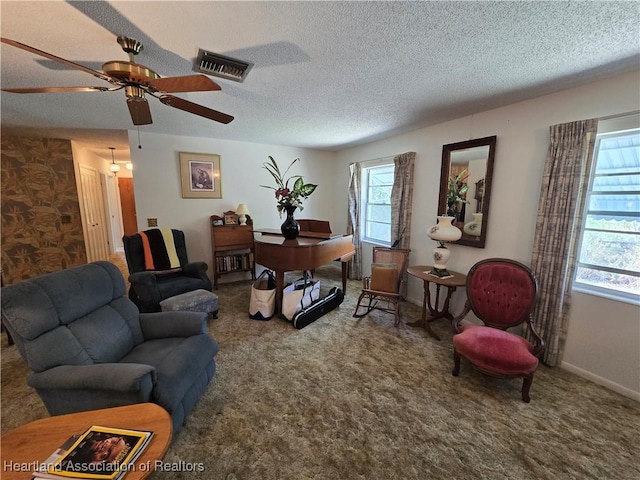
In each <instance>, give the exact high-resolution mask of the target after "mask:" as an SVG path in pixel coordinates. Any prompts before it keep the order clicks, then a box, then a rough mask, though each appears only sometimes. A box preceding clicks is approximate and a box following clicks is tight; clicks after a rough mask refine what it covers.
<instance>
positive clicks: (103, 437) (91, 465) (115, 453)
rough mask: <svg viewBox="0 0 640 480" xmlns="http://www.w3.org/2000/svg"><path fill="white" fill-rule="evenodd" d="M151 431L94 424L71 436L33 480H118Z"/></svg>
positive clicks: (36, 473) (141, 449)
mask: <svg viewBox="0 0 640 480" xmlns="http://www.w3.org/2000/svg"><path fill="white" fill-rule="evenodd" d="M152 436H153V432H150V431H144V430H129V429H124V428H112V427H102V426H98V425H93V426H92V427H90V428H88V429H87V430H86V431H85V432H84V433H82V434H81V435H79V436H78V435H76V436H74V437H71V438H70V439H69V440H68V441H67V442H65V444H64V445H63V446H61V447H60V448H59V449H58V450H56V451H55V452H54V453H53V454H52V455H51V456H50V457H49V458H48V459H47V460H46V461H45V462H44V464H43V465H42V467H43V468H41V469H40V470H42V471H38V472H34V475H35V476H34V478H36V479H58V480H59V479H69V478H78V479H100V480H118V479H120V478H122V476H123V475H125V474H126V473H127V471H128V469H130V468H131V465H133V462H135V460H136V459H137V458H138V456H139V455H140V454H141V453H142V451H143V450H144V449H145V447H146V446H147V444H148V443H149V440H150V439H151V437H152Z"/></svg>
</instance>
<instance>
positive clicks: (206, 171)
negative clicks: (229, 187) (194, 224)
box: [179, 152, 222, 198]
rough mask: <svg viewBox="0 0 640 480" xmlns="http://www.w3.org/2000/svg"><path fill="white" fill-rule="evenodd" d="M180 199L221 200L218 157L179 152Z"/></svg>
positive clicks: (220, 176)
mask: <svg viewBox="0 0 640 480" xmlns="http://www.w3.org/2000/svg"><path fill="white" fill-rule="evenodd" d="M179 156H180V180H181V184H182V198H222V174H221V172H220V155H216V154H207V153H185V152H180V153H179Z"/></svg>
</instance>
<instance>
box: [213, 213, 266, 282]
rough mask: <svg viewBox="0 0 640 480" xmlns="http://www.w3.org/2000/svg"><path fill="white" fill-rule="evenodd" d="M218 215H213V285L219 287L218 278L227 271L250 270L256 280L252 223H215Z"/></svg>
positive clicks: (252, 277)
mask: <svg viewBox="0 0 640 480" xmlns="http://www.w3.org/2000/svg"><path fill="white" fill-rule="evenodd" d="M214 217H215V218H220V217H218V216H217V215H213V216H212V217H211V249H212V251H213V287H214V288H218V279H219V278H220V277H222V276H223V275H226V274H227V273H235V272H250V273H251V279H252V280H255V278H256V275H255V262H254V247H253V227H252V226H251V225H223V226H217V225H214V224H213V220H214Z"/></svg>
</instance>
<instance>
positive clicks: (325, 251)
mask: <svg viewBox="0 0 640 480" xmlns="http://www.w3.org/2000/svg"><path fill="white" fill-rule="evenodd" d="M310 222H320V223H322V224H326V225H319V224H306V225H313V226H314V227H315V229H314V230H310V229H305V226H304V225H305V224H304V222H303V224H301V229H300V234H299V235H298V238H296V239H295V240H286V239H285V238H284V237H283V236H282V234H281V233H280V230H275V229H274V230H272V229H262V230H254V231H255V232H256V233H260V234H261V235H260V236H256V238H255V252H254V258H255V262H256V263H258V264H260V265H262V266H264V267H267V268H270V269H271V270H273V271H274V272H275V273H276V314H277V315H280V314H281V312H282V290H283V289H284V272H289V271H293V270H315V269H316V268H318V267H321V266H322V265H325V264H327V263H330V262H332V261H334V260H340V261H341V262H342V290H343V291H345V290H346V287H347V276H348V273H349V260H351V258H352V257H353V255H355V253H356V250H355V247H354V246H353V235H334V234H332V233H331V229H330V228H329V222H322V221H318V220H313V221H310ZM298 223H300V220H298ZM318 227H319V228H320V229H321V230H322V231H317V229H318Z"/></svg>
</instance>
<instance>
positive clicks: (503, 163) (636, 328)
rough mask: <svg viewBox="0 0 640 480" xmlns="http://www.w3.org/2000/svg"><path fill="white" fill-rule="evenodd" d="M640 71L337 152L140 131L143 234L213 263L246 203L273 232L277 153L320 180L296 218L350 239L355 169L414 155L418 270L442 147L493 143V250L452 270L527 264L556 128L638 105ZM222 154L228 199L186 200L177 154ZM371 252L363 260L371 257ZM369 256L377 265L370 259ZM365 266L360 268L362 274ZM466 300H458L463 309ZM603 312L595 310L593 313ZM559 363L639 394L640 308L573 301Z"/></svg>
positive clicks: (456, 251) (416, 297) (457, 257)
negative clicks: (179, 241) (230, 213)
mask: <svg viewBox="0 0 640 480" xmlns="http://www.w3.org/2000/svg"><path fill="white" fill-rule="evenodd" d="M639 81H640V72H638V71H636V72H632V73H627V74H623V75H619V76H616V77H613V78H610V79H606V80H602V81H599V82H595V83H591V84H588V85H584V86H581V87H577V88H573V89H570V90H565V91H563V92H559V93H556V94H553V95H548V96H544V97H540V98H537V99H533V100H529V101H526V102H521V103H518V104H514V105H510V106H506V107H503V108H499V109H494V110H490V111H487V112H483V113H480V114H476V115H473V116H469V117H464V118H460V119H457V120H453V121H450V122H446V123H442V124H439V125H435V126H431V127H427V128H423V129H420V130H416V131H414V132H409V133H405V134H402V135H397V136H394V137H391V138H388V139H385V140H380V141H377V142H372V143H369V144H366V145H362V146H358V147H353V148H350V149H345V150H342V151H340V152H337V153H335V154H333V153H329V152H319V151H313V150H304V149H296V148H291V147H282V146H273V145H263V144H253V143H243V142H232V141H225V140H215V139H203V138H188V137H178V136H170V135H153V134H144V133H143V137H142V144H143V149H142V150H138V149H137V135H135V132H134V131H130V137H129V138H130V147H131V152H132V159H133V162H134V165H135V171H134V181H135V192H136V206H137V209H138V219H139V225H138V227H139V228H141V229H144V228H146V224H145V223H144V222H145V219H146V218H148V217H157V218H158V220H159V225H160V226H167V227H168V226H171V227H175V228H180V229H182V230H185V232H186V233H187V242H188V245H187V246H188V249H189V255H190V258H191V259H197V258H202V259H205V260H206V261H207V262H208V263H209V265H210V266H211V248H210V234H209V224H208V219H209V216H210V215H212V214H221V213H222V212H224V211H225V210H234V209H235V208H236V206H237V205H238V203H246V204H247V205H248V207H249V209H250V210H251V213H252V216H253V218H254V220H255V225H256V226H257V227H271V228H275V227H278V226H279V225H280V223H281V222H282V220H280V219H279V218H278V215H277V213H276V209H275V199H274V198H273V193H272V191H270V190H267V189H264V188H261V187H260V186H259V185H260V184H269V185H270V184H272V181H271V179H270V177H269V176H268V174H267V172H266V171H264V170H262V169H261V165H262V162H264V161H266V160H267V156H268V155H272V156H274V157H275V158H276V160H278V162H279V164H280V166H281V167H285V166H286V165H288V163H289V162H290V161H291V160H292V159H293V158H296V157H301V158H302V160H303V161H302V164H300V165H298V166H297V167H296V168H295V169H294V170H293V171H292V173H296V174H301V175H303V176H304V178H305V181H307V182H312V183H318V184H319V185H320V187H319V188H318V190H317V192H316V193H314V195H312V196H311V197H310V199H309V200H308V201H307V202H306V204H305V205H306V207H307V208H306V209H305V211H304V212H303V213H302V214H301V215H300V216H298V218H303V217H307V218H323V219H327V220H330V221H331V226H332V229H333V231H334V232H344V231H346V205H347V182H348V164H349V163H350V162H354V161H364V160H371V159H375V158H380V157H385V156H389V155H394V154H398V153H403V152H407V151H415V152H416V165H415V184H414V200H413V202H414V203H413V205H414V211H413V212H414V213H413V224H412V241H411V249H412V252H411V258H410V263H411V264H413V265H416V264H424V265H429V264H430V263H431V259H432V250H433V248H434V247H435V243H434V242H433V241H431V240H430V239H429V238H428V237H427V235H426V232H427V229H428V228H429V227H430V226H431V225H433V224H434V223H435V221H436V214H437V205H438V190H439V180H440V167H441V154H442V145H444V144H447V143H454V142H459V141H463V140H469V139H471V138H480V137H485V136H490V135H497V137H498V140H497V146H496V158H495V167H494V177H493V187H492V193H491V197H492V198H491V210H490V215H489V218H488V233H487V241H486V248H484V249H477V248H472V247H465V246H454V247H452V249H453V252H452V258H451V260H450V261H449V266H450V268H451V269H452V270H456V271H460V272H466V271H467V270H468V269H469V268H470V267H471V266H472V265H473V264H474V263H476V262H477V261H479V260H481V259H484V258H489V257H509V258H512V259H516V260H519V261H522V262H524V263H526V264H529V263H530V260H531V250H532V245H533V237H534V229H535V216H536V212H537V209H538V198H539V193H540V184H541V176H542V170H543V166H544V162H545V159H546V153H547V146H548V141H549V135H548V129H549V126H550V125H555V124H558V123H562V122H570V121H573V120H578V119H586V118H593V117H604V116H609V115H615V114H620V113H624V112H629V111H633V110H638V109H640V98H639V91H638V85H639ZM180 151H184V152H200V153H217V154H220V155H221V156H222V167H221V169H222V182H223V183H222V192H223V198H222V199H221V200H202V199H182V198H181V195H180V176H179V166H178V152H180ZM365 255H367V254H366V253H365ZM365 258H370V253H369V256H367V257H365ZM368 268H369V267H368V265H366V266H365V267H364V270H365V271H367V269H368ZM408 297H409V300H410V301H411V302H414V303H417V304H421V302H422V284H421V283H420V282H418V281H416V279H413V278H410V282H409V292H408ZM463 303H464V294H462V293H461V292H459V293H456V295H455V296H454V299H453V302H452V310H453V311H454V312H455V311H458V310H459V309H460V308H461V307H462V304H463ZM592 303H593V304H597V306H598V308H593V305H592ZM563 366H564V367H566V368H568V369H572V370H573V371H575V372H578V373H580V374H581V375H584V376H587V377H589V378H591V379H593V380H594V381H597V382H599V383H602V384H605V385H606V386H608V387H609V388H612V389H615V390H617V391H619V392H621V393H624V394H626V395H629V396H632V397H634V398H640V312H639V310H638V307H636V306H630V305H628V304H622V303H619V302H615V301H611V300H606V299H602V298H596V299H593V297H590V296H588V295H584V294H575V296H574V299H573V308H572V316H571V326H570V329H569V338H568V340H567V345H566V351H565V356H564V363H563Z"/></svg>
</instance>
